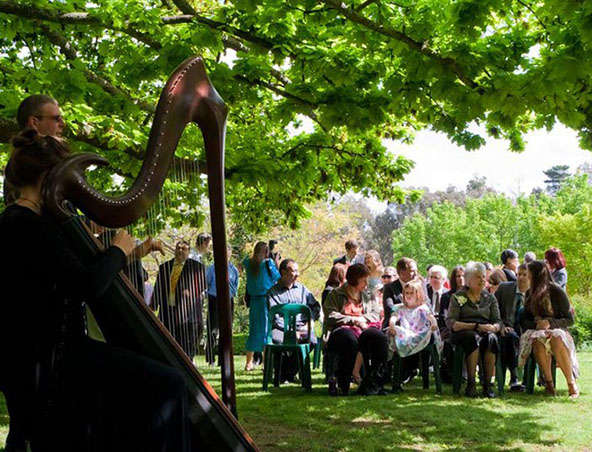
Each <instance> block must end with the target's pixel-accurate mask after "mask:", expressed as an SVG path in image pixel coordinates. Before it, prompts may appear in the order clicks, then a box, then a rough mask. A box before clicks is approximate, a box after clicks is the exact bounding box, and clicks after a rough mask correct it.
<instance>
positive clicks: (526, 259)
mask: <svg viewBox="0 0 592 452" xmlns="http://www.w3.org/2000/svg"><path fill="white" fill-rule="evenodd" d="M535 260H536V254H534V253H533V252H532V251H527V252H526V253H524V263H525V264H530V263H531V262H532V261H535Z"/></svg>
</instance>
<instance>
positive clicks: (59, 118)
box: [35, 115, 64, 122]
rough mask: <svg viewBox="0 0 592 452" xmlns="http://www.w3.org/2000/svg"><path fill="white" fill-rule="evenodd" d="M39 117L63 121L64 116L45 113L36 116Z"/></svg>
mask: <svg viewBox="0 0 592 452" xmlns="http://www.w3.org/2000/svg"><path fill="white" fill-rule="evenodd" d="M35 117H36V118H38V119H43V118H49V119H53V120H54V121H55V122H63V121H64V117H63V116H62V115H44V116H35Z"/></svg>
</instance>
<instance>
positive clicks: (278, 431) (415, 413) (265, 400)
mask: <svg viewBox="0 0 592 452" xmlns="http://www.w3.org/2000/svg"><path fill="white" fill-rule="evenodd" d="M579 359H580V368H581V378H580V380H579V385H580V389H581V391H582V396H581V397H580V398H579V399H578V400H576V401H571V400H569V399H568V397H567V389H566V385H565V379H564V378H563V376H562V375H561V373H560V371H558V375H557V377H558V389H559V396H558V397H556V398H549V397H546V396H545V395H544V394H543V392H542V389H541V388H537V392H536V393H535V395H533V396H529V395H526V394H509V393H506V395H505V396H504V397H500V398H497V399H494V400H484V399H476V400H475V399H467V398H465V397H456V396H453V395H452V393H451V392H452V391H451V388H450V386H448V385H444V392H443V395H440V396H438V395H436V394H435V392H434V390H433V388H431V389H429V390H427V391H424V390H423V389H422V388H421V386H420V385H421V383H420V381H419V379H416V380H415V381H414V382H412V383H411V384H410V385H408V386H406V387H405V391H404V392H403V393H402V394H399V395H387V396H382V397H361V396H350V397H347V398H333V397H329V396H328V394H327V389H326V385H325V384H324V383H323V378H322V375H321V373H320V372H318V371H315V372H314V374H313V392H312V394H307V393H306V392H305V391H304V390H303V389H302V388H300V387H299V386H297V385H295V384H286V385H282V386H281V387H279V388H273V387H272V388H271V390H270V391H269V392H268V393H264V392H263V391H261V379H262V374H261V370H256V371H253V372H249V373H246V372H244V371H243V370H242V368H243V366H244V358H243V357H238V356H237V359H236V368H237V372H236V381H237V392H238V393H237V404H238V411H239V417H240V422H241V423H242V425H243V426H244V427H245V429H246V430H247V431H248V432H249V434H250V435H251V436H252V437H253V439H254V440H255V442H256V443H257V445H258V446H259V447H260V448H261V450H263V451H266V452H267V451H286V452H288V451H289V452H294V451H327V450H331V451H356V452H357V451H381V450H383V451H437V450H449V451H592V426H590V419H592V394H591V393H589V391H588V388H590V387H592V352H590V351H585V352H581V353H580V354H579ZM200 363H203V360H200ZM202 369H203V374H204V376H205V377H206V378H207V379H208V380H209V381H210V382H211V383H212V386H214V388H215V389H216V390H219V389H220V382H219V373H218V370H217V369H211V368H208V367H205V366H204V367H202ZM7 424H8V416H7V415H6V409H5V406H4V403H3V400H0V441H2V443H1V444H3V441H4V438H5V436H6V433H7ZM1 450H2V449H0V451H1Z"/></svg>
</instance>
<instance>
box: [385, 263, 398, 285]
mask: <svg viewBox="0 0 592 452" xmlns="http://www.w3.org/2000/svg"><path fill="white" fill-rule="evenodd" d="M381 279H382V284H383V285H387V284H388V283H392V282H395V281H396V280H397V279H399V275H398V274H397V270H396V269H395V267H386V268H385V269H384V272H383V274H382V276H381Z"/></svg>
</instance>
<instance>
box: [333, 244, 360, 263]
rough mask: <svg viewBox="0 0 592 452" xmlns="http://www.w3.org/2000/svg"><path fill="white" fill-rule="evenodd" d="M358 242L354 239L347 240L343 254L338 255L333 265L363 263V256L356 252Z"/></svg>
mask: <svg viewBox="0 0 592 452" xmlns="http://www.w3.org/2000/svg"><path fill="white" fill-rule="evenodd" d="M358 248H359V246H358V242H356V241H355V240H348V241H347V242H345V254H344V255H343V256H341V257H338V258H337V259H335V260H334V261H333V265H335V264H343V265H353V264H363V263H364V256H363V255H361V254H358Z"/></svg>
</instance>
